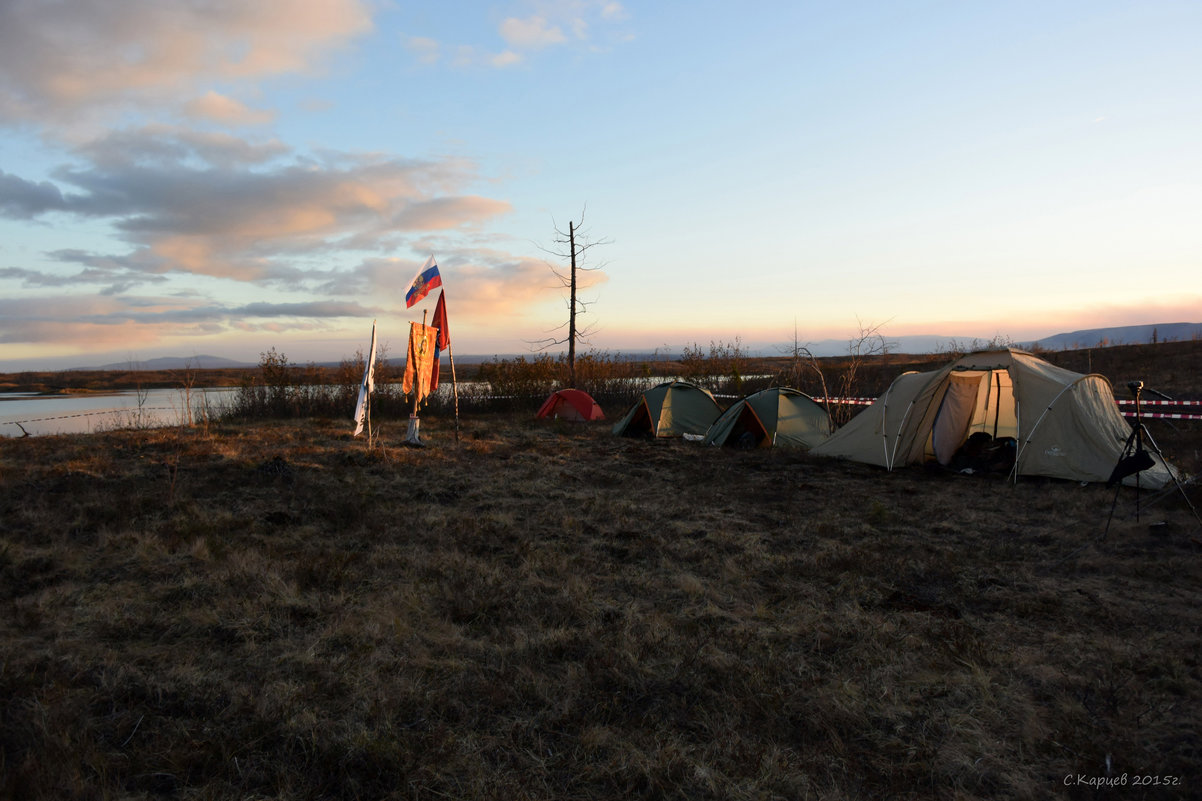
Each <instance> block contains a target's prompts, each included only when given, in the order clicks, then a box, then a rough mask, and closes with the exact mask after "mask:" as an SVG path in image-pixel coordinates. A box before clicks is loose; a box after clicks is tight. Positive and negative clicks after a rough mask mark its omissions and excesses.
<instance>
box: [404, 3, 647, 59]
mask: <svg viewBox="0 0 1202 801" xmlns="http://www.w3.org/2000/svg"><path fill="white" fill-rule="evenodd" d="M535 6H536V8H535V11H534V13H532V14H530V15H529V16H522V17H518V16H509V17H505V18H504V19H502V20H501V22H500V23H499V24H498V25H497V37H498V39H499V41H498V42H496V43H495V44H498V45H502V46H501V47H500V49H496V48H494V47H490V46H488V44H487V43H486V44H479V45H477V44H466V43H464V44H457V45H449V44H446V43H443V42H439V41H437V40H435V39H431V38H429V37H425V36H410V37H408V38H407V39H406V40H405V47H406V48H407V49H408V50H409V51H410V52H411V53H413V55H414V56H415V57H416V58H417V60H418V61H419V62H420V63H422V64H435V63H438V62H439V61H441V60H442V59H443V54H444V53H450V54H451V57H450V59H449V62H450V64H451V65H452V66H454V67H457V68H461V69H462V68H472V67H492V68H494V69H505V68H508V67H513V66H516V65H518V64H522V63H525V62H526V60H527V57H528V55H529V54H531V53H535V52H538V51H541V50H547V49H549V48H554V47H563V46H567V45H571V44H573V43H575V44H578V45H584V46H585V47H586V48H587V49H588V50H591V51H598V50H604V49H605V46H604V45H598V43H597V40H598V39H600V40H602V41H603V42H604V41H610V42H616V41H628V40H629V39H630V36H629V35H628V34H627V33H625V32H623V31H622V30H620V28H619V24H620V23H623V22H625V21H627V20H628V19H629V14H627V13H626V9H625V8H624V7H623V6H622V5H621V4H620V3H616V2H605V0H566V1H565V0H556V2H546V1H545V0H544V1H543V2H537V3H535ZM607 37H608V39H607Z"/></svg>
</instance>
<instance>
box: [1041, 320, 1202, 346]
mask: <svg viewBox="0 0 1202 801" xmlns="http://www.w3.org/2000/svg"><path fill="white" fill-rule="evenodd" d="M1190 339H1202V323H1155V324H1153V325H1120V326H1116V327H1114V328H1089V329H1086V330H1084V331H1070V332H1069V333H1067V334H1054V335H1052V336H1050V337H1044V338H1043V339H1038V340H1035V341H1033V342H1026V343H1023V346H1024V347H1032V346H1035V345H1038V346H1039V347H1041V348H1046V349H1048V350H1076V349H1078V348H1093V347H1106V346H1109V345H1142V344H1146V343H1149V342H1181V341H1185V340H1190Z"/></svg>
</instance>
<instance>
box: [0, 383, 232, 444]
mask: <svg viewBox="0 0 1202 801" xmlns="http://www.w3.org/2000/svg"><path fill="white" fill-rule="evenodd" d="M237 391H238V390H237V388H236V387H220V388H209V389H193V390H192V391H191V404H190V405H191V407H192V419H193V420H196V419H197V418H199V417H201V416H203V414H204V410H205V409H207V410H208V413H209V415H210V416H215V415H216V414H217V413H218V412H219V410H220V409H222V408H223V407H224V406H225V405H226V404H227V403H228V402H229V401H230V400H232V398H233V395H234V393H235V392H237ZM188 400H189V396H188V395H187V394H185V392H184V391H183V390H181V389H143V390H132V389H131V390H114V391H112V392H104V393H100V392H90V393H85V394H78V395H39V394H36V393H32V392H0V437H20V436H24V434H26V433H28V434H30V435H38V434H85V433H90V432H93V431H105V430H108V429H113V428H156V427H159V426H170V425H181V424H184V423H187V422H188V406H189V403H188ZM18 424H19V425H18ZM22 429H24V431H22Z"/></svg>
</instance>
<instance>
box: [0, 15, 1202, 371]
mask: <svg viewBox="0 0 1202 801" xmlns="http://www.w3.org/2000/svg"><path fill="white" fill-rule="evenodd" d="M1199 41H1202V4H1199V3H1197V2H1193V0H1189V1H1188V2H1160V1H1159V0H1147V1H1146V2H1138V3H1137V2H1121V3H1119V2H1107V1H1106V0H1091V1H1090V2H1071V1H1067V2H1052V3H1048V2H1046V0H1040V2H1022V1H1021V0H1020V1H1018V2H1007V3H977V2H962V0H954V1H950V0H949V1H948V2H940V1H936V0H915V2H912V3H906V4H899V3H893V2H880V3H876V2H858V3H818V2H809V1H808V0H797V1H796V2H761V1H759V0H750V1H749V2H746V3H737V4H736V3H729V2H710V1H709V0H696V1H692V2H677V1H676V0H662V1H657V2H639V1H638V0H624V1H623V2H610V1H608V0H597V1H596V2H594V1H593V0H562V1H561V2H543V1H542V0H502V1H500V2H484V1H480V2H461V3H416V2H413V3H411V2H403V1H402V0H324V1H319V0H270V2H267V1H266V0H265V1H264V2H253V1H248V0H123V1H122V2H119V3H114V2H111V0H5V2H3V3H0V370H18V369H60V368H65V367H71V366H83V365H92V364H98V363H108V362H123V361H137V360H142V359H149V358H154V357H158V356H165V355H173V356H182V357H190V356H196V355H201V354H212V355H217V356H224V357H226V358H231V359H237V360H240V361H249V362H257V361H258V359H259V356H260V354H262V353H264V352H266V351H268V350H269V349H271V348H275V349H276V350H277V352H279V353H282V354H284V355H285V356H286V357H287V358H289V359H290V360H291V361H293V362H296V363H302V364H303V363H306V362H309V361H318V362H320V361H330V360H335V361H336V360H339V359H342V358H347V357H350V356H353V355H354V354H355V352H356V351H357V350H366V348H367V344H368V341H369V339H370V333H371V326H372V323H373V321H374V322H375V323H376V325H377V326H378V330H379V336H380V340H381V342H382V343H383V344H384V346H385V347H386V348H387V349H388V351H389V352H391V353H392V354H393V355H396V356H399V355H400V354H403V352H404V347H405V342H406V339H407V337H408V325H409V322H411V321H420V320H421V319H422V312H423V311H429V312H431V313H432V311H433V301H434V300H435V299H436V294H435V295H431V296H430V297H429V298H428V299H427V301H425V302H423V303H421V304H418V305H416V306H414V307H413V308H410V309H406V308H405V303H404V295H405V290H406V288H407V286H408V284H409V282H410V280H411V279H412V278H413V276H414V274H415V273H416V272H417V270H418V268H419V267H420V266H421V264H422V263H423V262H424V261H425V259H426V258H427V257H429V256H431V255H432V256H434V258H435V259H436V260H437V263H438V265H439V269H440V272H441V275H442V278H443V289H444V290H445V292H446V301H447V309H448V314H449V325H450V329H451V334H452V347H453V349H454V351H455V353H456V354H482V355H488V354H523V353H525V354H529V353H533V352H537V351H536V349H537V348H538V347H539V344H538V343H545V342H546V341H547V340H551V341H554V340H557V339H562V338H563V337H564V336H565V335H566V328H565V326H566V320H567V300H566V296H565V292H564V290H563V288H562V286H561V284H560V282H559V281H558V279H557V277H556V274H555V272H554V271H553V268H556V269H559V270H560V271H563V270H564V269H566V264H565V261H564V259H563V258H561V257H560V256H559V255H557V254H560V253H562V252H563V250H564V246H563V245H561V244H560V243H559V242H558V241H557V240H558V239H559V238H560V236H559V234H558V233H557V232H566V231H567V229H568V226H569V224H571V225H573V226H579V227H581V228H582V231H583V237H582V241H583V242H587V243H590V244H591V245H592V247H590V248H589V249H588V250H587V251H586V252H585V254H584V260H583V264H582V266H583V267H588V268H590V269H589V270H588V271H587V272H582V283H583V284H584V285H585V286H584V288H583V289H582V290H581V298H582V299H583V301H584V302H585V303H586V304H587V306H586V308H585V314H584V315H583V316H582V317H581V318H580V320H579V324H580V325H581V326H582V327H584V328H586V329H587V331H588V333H587V337H586V340H585V341H584V342H583V343H582V344H581V345H580V348H581V349H584V350H587V349H588V348H590V347H591V348H596V349H599V350H609V351H619V352H622V351H625V352H635V351H648V350H652V349H656V348H659V349H661V350H663V349H672V348H679V347H680V346H682V345H688V344H692V343H700V344H703V345H708V344H709V343H711V342H733V341H735V339H736V338H738V341H739V342H741V343H742V344H743V345H744V346H745V347H747V348H752V349H755V348H761V349H769V350H770V349H772V348H774V347H780V348H783V347H784V346H785V345H787V344H788V343H791V342H793V341H798V342H801V343H816V342H819V341H822V340H827V339H836V340H838V339H847V338H850V337H854V336H855V335H856V334H857V332H859V331H860V330H862V329H864V328H868V327H874V326H880V327H881V330H882V331H883V332H885V333H886V334H887V335H889V336H898V337H900V336H909V335H918V334H927V335H940V336H948V337H949V338H957V339H964V338H969V337H973V338H977V337H979V338H982V339H990V338H993V337H1002V338H1008V339H1012V340H1015V341H1021V340H1024V339H1035V338H1038V337H1041V336H1047V335H1051V334H1055V333H1058V332H1062V331H1072V330H1078V329H1083V328H1092V327H1108V326H1118V325H1135V324H1144V323H1158V322H1197V321H1200V320H1202V284H1200V282H1199V278H1198V276H1199V275H1202V224H1199V220H1202V92H1200V91H1198V87H1199V85H1200V83H1202V48H1199V47H1198V46H1197V43H1198V42H1199ZM555 350H557V347H556V346H552V347H551V351H552V352H554V351H555Z"/></svg>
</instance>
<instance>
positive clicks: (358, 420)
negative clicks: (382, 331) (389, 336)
mask: <svg viewBox="0 0 1202 801" xmlns="http://www.w3.org/2000/svg"><path fill="white" fill-rule="evenodd" d="M375 391H376V321H375V320H372V321H371V350H370V351H369V352H368V354H367V367H366V369H364V371H363V381H362V382H361V383H360V384H359V402H358V403H356V404H355V433H354V434H351V436H352V437H357V436H359V434H360V432H362V431H363V423H364V421H365V420H366V419H367V403H368V399H369V398H370V397H371V393H373V392H375Z"/></svg>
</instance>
